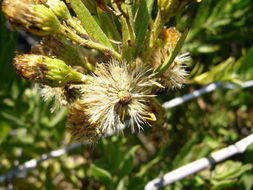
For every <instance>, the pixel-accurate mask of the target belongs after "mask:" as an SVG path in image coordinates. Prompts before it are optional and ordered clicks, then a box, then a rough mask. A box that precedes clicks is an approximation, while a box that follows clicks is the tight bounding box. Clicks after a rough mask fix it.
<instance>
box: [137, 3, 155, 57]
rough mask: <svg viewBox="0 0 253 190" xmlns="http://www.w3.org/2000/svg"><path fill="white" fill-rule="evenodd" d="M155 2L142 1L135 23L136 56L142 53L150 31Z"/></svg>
mask: <svg viewBox="0 0 253 190" xmlns="http://www.w3.org/2000/svg"><path fill="white" fill-rule="evenodd" d="M153 3H154V0H149V1H147V0H141V2H140V7H139V10H138V14H137V17H136V21H135V33H136V48H135V52H134V56H135V57H136V56H137V55H138V53H139V52H140V50H141V48H142V46H143V44H144V40H145V36H146V33H147V30H148V23H149V19H150V16H151V12H152V8H153Z"/></svg>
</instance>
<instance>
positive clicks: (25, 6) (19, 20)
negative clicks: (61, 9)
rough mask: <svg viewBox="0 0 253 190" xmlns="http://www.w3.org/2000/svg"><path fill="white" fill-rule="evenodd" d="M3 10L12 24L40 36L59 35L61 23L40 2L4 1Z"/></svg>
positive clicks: (27, 0)
mask: <svg viewBox="0 0 253 190" xmlns="http://www.w3.org/2000/svg"><path fill="white" fill-rule="evenodd" d="M2 10H3V13H4V14H5V16H6V18H7V20H8V21H9V22H10V24H11V25H12V26H13V27H15V28H17V29H21V30H26V31H28V32H32V33H34V34H37V35H40V36H47V35H51V34H55V33H58V32H59V30H60V22H59V20H58V19H57V17H56V15H55V14H54V12H53V11H52V10H51V9H49V8H48V7H46V6H45V5H43V4H40V2H39V0H4V1H3V3H2Z"/></svg>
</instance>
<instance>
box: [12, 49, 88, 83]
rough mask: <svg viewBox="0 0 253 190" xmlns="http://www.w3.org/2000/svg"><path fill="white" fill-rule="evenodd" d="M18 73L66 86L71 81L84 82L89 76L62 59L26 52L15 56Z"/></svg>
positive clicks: (24, 76) (26, 77)
mask: <svg viewBox="0 0 253 190" xmlns="http://www.w3.org/2000/svg"><path fill="white" fill-rule="evenodd" d="M14 66H15V68H16V69H17V74H19V75H20V76H22V77H23V78H25V79H27V80H30V81H33V82H38V83H42V84H46V85H49V86H54V87H56V86H59V87H60V86H64V85H66V84H68V83H70V82H83V81H84V80H86V79H87V78H86V77H85V76H84V75H83V74H82V73H79V72H77V71H75V70H74V69H73V68H72V67H70V66H68V65H66V64H65V62H63V61H62V60H60V59H54V58H49V57H47V56H42V55H35V54H24V55H19V56H17V57H16V58H15V63H14Z"/></svg>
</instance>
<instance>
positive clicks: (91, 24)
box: [71, 0, 113, 49]
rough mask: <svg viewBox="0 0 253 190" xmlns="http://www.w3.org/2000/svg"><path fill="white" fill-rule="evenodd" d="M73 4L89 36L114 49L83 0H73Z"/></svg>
mask: <svg viewBox="0 0 253 190" xmlns="http://www.w3.org/2000/svg"><path fill="white" fill-rule="evenodd" d="M71 6H72V8H73V9H74V11H75V13H76V14H77V16H78V18H79V19H80V20H81V22H82V24H83V26H84V28H85V30H86V31H87V33H88V34H89V36H91V37H92V38H93V39H94V40H97V41H99V42H101V43H102V44H104V45H105V46H107V47H109V48H111V49H113V46H112V44H111V42H110V40H109V39H108V37H107V36H106V35H105V33H104V32H103V30H102V29H101V28H100V26H99V25H98V23H97V22H96V20H95V19H94V18H93V17H92V15H91V13H90V12H89V10H88V9H87V8H86V7H85V5H84V4H83V2H82V1H81V0H71Z"/></svg>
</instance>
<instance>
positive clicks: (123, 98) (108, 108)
mask: <svg viewBox="0 0 253 190" xmlns="http://www.w3.org/2000/svg"><path fill="white" fill-rule="evenodd" d="M153 76H154V75H152V74H150V70H148V69H146V68H145V67H143V66H142V65H141V64H128V65H127V64H125V63H120V62H116V61H111V62H110V63H109V64H108V65H107V66H104V65H102V64H101V65H99V66H98V68H97V72H96V75H95V76H94V80H93V82H91V83H89V84H85V85H84V89H83V91H84V92H83V93H84V97H83V99H82V100H83V101H84V102H85V103H86V105H87V109H86V112H87V115H89V118H90V119H89V121H90V123H92V124H94V123H96V124H98V125H100V128H101V130H102V131H103V132H108V131H110V130H113V131H115V130H116V131H118V130H120V129H122V128H123V127H124V125H125V124H126V123H128V124H129V125H130V126H131V129H132V131H134V126H135V125H136V126H138V128H139V129H141V128H142V125H143V124H145V123H147V121H148V120H155V119H156V117H155V115H154V114H153V113H152V112H151V111H150V108H149V102H150V101H151V100H152V97H154V95H152V86H153V85H154V84H156V83H155V81H153Z"/></svg>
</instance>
